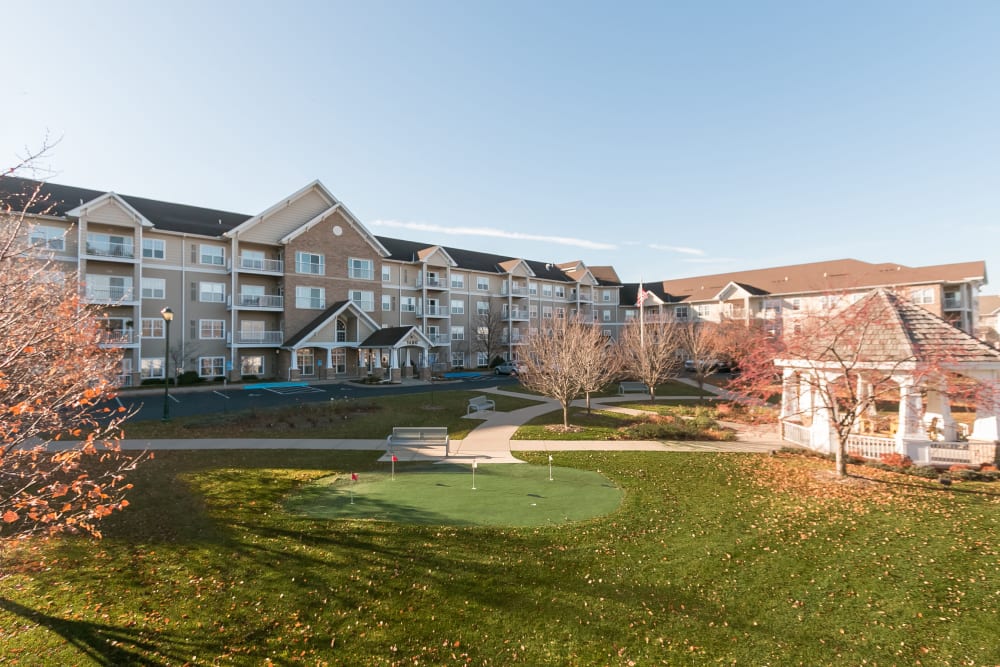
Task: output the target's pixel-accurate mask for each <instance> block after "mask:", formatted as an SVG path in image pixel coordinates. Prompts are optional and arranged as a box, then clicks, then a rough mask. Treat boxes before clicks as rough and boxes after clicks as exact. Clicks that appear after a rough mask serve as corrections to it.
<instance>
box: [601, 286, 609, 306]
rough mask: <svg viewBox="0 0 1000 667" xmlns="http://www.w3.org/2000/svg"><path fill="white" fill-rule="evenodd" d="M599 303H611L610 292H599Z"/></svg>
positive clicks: (607, 290)
mask: <svg viewBox="0 0 1000 667" xmlns="http://www.w3.org/2000/svg"><path fill="white" fill-rule="evenodd" d="M601 301H603V302H604V303H611V290H609V289H606V290H601Z"/></svg>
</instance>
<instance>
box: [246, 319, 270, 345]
mask: <svg viewBox="0 0 1000 667" xmlns="http://www.w3.org/2000/svg"><path fill="white" fill-rule="evenodd" d="M265 326H266V325H265V324H264V320H242V321H241V322H240V342H241V343H263V342H264V339H265V338H266V337H267V336H266V334H265V332H264V328H265Z"/></svg>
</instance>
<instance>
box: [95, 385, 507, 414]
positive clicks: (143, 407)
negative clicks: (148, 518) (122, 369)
mask: <svg viewBox="0 0 1000 667" xmlns="http://www.w3.org/2000/svg"><path fill="white" fill-rule="evenodd" d="M516 383H517V378H512V377H508V376H494V375H484V376H481V377H477V378H463V379H460V380H455V381H450V382H445V383H440V384H422V383H420V384H418V383H413V384H404V385H387V386H377V385H376V386H362V385H355V384H352V383H347V382H345V383H333V384H325V383H324V384H310V385H307V386H280V385H279V386H274V387H268V388H245V387H244V386H243V385H237V386H232V387H230V386H226V385H217V387H215V388H208V387H204V386H195V387H171V388H170V391H169V393H168V394H167V398H166V400H167V401H168V403H169V410H170V417H171V418H173V417H190V416H195V415H203V414H215V413H219V412H240V411H242V410H249V409H251V408H262V409H267V408H276V407H282V406H286V405H295V404H300V403H318V402H323V401H336V400H346V399H359V398H372V397H376V396H398V395H400V394H420V393H427V392H431V391H455V390H469V389H476V388H478V387H494V386H505V385H511V384H516ZM276 384H278V383H276ZM163 403H164V395H163V390H162V389H149V390H142V391H141V393H140V392H128V391H126V392H123V393H122V395H121V396H119V397H118V399H116V400H115V401H113V402H112V403H110V404H109V405H110V406H111V407H113V408H117V407H119V406H121V407H124V408H125V409H126V410H129V411H133V410H134V411H135V416H134V417H133V418H132V419H134V420H143V419H162V418H163Z"/></svg>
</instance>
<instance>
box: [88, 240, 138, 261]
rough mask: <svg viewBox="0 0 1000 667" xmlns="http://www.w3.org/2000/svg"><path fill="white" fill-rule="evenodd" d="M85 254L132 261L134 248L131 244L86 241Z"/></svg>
mask: <svg viewBox="0 0 1000 667" xmlns="http://www.w3.org/2000/svg"><path fill="white" fill-rule="evenodd" d="M87 254H88V255H91V256H93V257H117V258H121V259H134V258H135V246H133V245H132V243H122V242H119V241H104V240H101V239H87Z"/></svg>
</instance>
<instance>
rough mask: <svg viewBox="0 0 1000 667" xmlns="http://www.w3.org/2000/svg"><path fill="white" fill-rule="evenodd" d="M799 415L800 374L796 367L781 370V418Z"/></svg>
mask: <svg viewBox="0 0 1000 667" xmlns="http://www.w3.org/2000/svg"><path fill="white" fill-rule="evenodd" d="M798 415H799V376H798V373H797V372H796V371H795V369H794V368H785V369H783V370H782V371H781V419H788V418H789V417H797V416H798Z"/></svg>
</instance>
